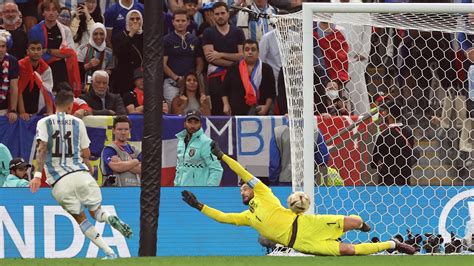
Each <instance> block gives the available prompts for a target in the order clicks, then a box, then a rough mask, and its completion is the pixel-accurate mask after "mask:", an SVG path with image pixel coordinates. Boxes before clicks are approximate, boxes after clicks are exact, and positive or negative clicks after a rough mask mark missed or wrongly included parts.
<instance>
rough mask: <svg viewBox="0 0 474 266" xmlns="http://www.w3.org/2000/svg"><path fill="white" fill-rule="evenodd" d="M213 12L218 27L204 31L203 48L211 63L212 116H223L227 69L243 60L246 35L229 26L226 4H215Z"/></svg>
mask: <svg viewBox="0 0 474 266" xmlns="http://www.w3.org/2000/svg"><path fill="white" fill-rule="evenodd" d="M213 12H214V20H215V23H216V25H215V26H213V27H210V28H207V29H206V30H205V31H204V35H203V38H202V39H203V40H202V45H203V47H202V48H203V50H204V56H205V57H206V60H207V62H208V63H209V65H208V68H207V74H208V82H209V85H208V86H209V87H208V88H209V95H210V96H211V106H212V114H213V115H222V114H224V113H223V109H224V106H223V104H222V90H223V87H222V82H223V81H224V78H225V75H226V71H227V67H229V66H231V65H232V64H233V63H235V62H238V61H239V60H240V59H241V58H242V44H243V43H244V41H245V35H244V32H243V31H242V29H240V28H237V27H234V26H231V25H229V8H228V7H227V5H226V4H225V3H223V2H217V3H214V6H213Z"/></svg>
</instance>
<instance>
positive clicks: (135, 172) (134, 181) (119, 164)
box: [100, 116, 142, 187]
mask: <svg viewBox="0 0 474 266" xmlns="http://www.w3.org/2000/svg"><path fill="white" fill-rule="evenodd" d="M131 127H132V122H131V121H130V119H128V117H127V116H117V117H116V118H115V119H114V123H113V128H112V133H113V134H114V141H112V142H111V143H110V144H109V145H107V146H105V147H104V149H103V150H102V154H101V156H100V157H101V166H100V168H101V171H102V176H103V180H104V186H115V187H137V186H140V175H141V173H142V163H141V161H142V154H141V152H140V150H138V149H136V148H135V147H133V146H132V145H130V144H129V143H128V137H129V136H130V129H131Z"/></svg>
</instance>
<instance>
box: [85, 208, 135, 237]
mask: <svg viewBox="0 0 474 266" xmlns="http://www.w3.org/2000/svg"><path fill="white" fill-rule="evenodd" d="M91 215H92V216H93V217H95V219H96V220H97V221H99V222H106V223H108V224H110V225H111V226H112V227H113V228H115V229H116V230H117V231H119V232H120V233H121V234H122V235H123V236H125V237H126V238H131V237H132V235H133V232H132V228H130V226H129V225H128V224H126V223H124V222H123V221H122V220H120V218H119V217H118V216H115V215H111V214H110V213H108V212H107V211H105V210H102V208H98V209H97V210H96V211H91Z"/></svg>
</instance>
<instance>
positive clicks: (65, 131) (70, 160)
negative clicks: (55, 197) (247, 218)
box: [36, 113, 90, 184]
mask: <svg viewBox="0 0 474 266" xmlns="http://www.w3.org/2000/svg"><path fill="white" fill-rule="evenodd" d="M36 139H37V140H41V141H44V142H47V143H48V146H47V147H48V152H47V155H46V160H45V172H46V182H48V184H53V183H54V182H56V181H57V180H58V179H59V178H61V177H62V176H64V175H66V174H68V173H71V172H75V171H81V170H84V171H87V170H88V168H87V166H86V165H85V164H84V163H83V161H82V157H81V150H83V149H86V148H89V144H90V140H89V137H88V136H87V131H86V126H85V125H84V122H82V120H81V119H79V118H77V117H75V116H72V115H69V114H66V113H56V114H53V115H50V116H47V117H44V118H42V119H41V120H40V121H38V124H37V126H36Z"/></svg>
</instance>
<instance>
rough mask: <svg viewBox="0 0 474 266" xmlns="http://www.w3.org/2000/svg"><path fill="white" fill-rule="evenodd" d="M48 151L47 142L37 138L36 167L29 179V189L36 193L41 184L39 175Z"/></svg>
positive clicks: (40, 175)
mask: <svg viewBox="0 0 474 266" xmlns="http://www.w3.org/2000/svg"><path fill="white" fill-rule="evenodd" d="M47 152H48V143H47V142H46V141H42V140H39V139H38V146H37V148H36V163H37V164H38V168H37V169H36V172H35V174H34V176H33V179H31V181H30V190H31V192H32V193H36V192H37V191H38V189H39V188H40V186H41V177H42V175H43V174H42V173H43V169H44V163H45V161H46V155H47Z"/></svg>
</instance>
